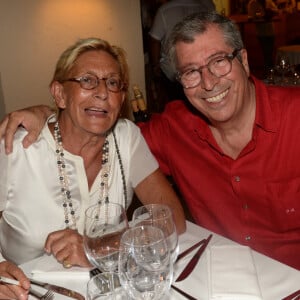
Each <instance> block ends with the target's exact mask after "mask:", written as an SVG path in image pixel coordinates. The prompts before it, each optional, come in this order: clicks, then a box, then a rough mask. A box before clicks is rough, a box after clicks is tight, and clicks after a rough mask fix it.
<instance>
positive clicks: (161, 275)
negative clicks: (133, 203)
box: [119, 225, 173, 300]
mask: <svg viewBox="0 0 300 300" xmlns="http://www.w3.org/2000/svg"><path fill="white" fill-rule="evenodd" d="M119 278H120V282H121V285H122V286H123V288H124V289H125V290H126V291H127V293H128V294H129V296H130V297H131V298H132V299H144V300H156V299H162V297H163V295H164V294H165V293H166V292H167V290H169V288H170V285H171V282H172V278H173V265H172V263H171V261H170V252H169V249H168V245H167V242H166V240H165V237H164V234H163V232H162V230H161V229H159V228H157V227H153V226H149V225H145V226H136V227H132V228H130V229H129V230H127V231H126V232H125V233H124V234H123V236H122V238H121V242H120V255H119Z"/></svg>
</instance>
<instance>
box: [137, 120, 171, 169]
mask: <svg viewBox="0 0 300 300" xmlns="http://www.w3.org/2000/svg"><path fill="white" fill-rule="evenodd" d="M138 125H139V127H140V129H141V131H142V134H143V136H144V138H145V140H146V142H147V144H148V146H149V148H150V150H151V152H152V154H153V155H154V156H155V158H156V159H157V161H158V163H159V167H160V169H161V170H162V172H163V173H165V175H170V169H169V166H168V157H167V152H168V147H169V146H170V145H168V142H167V141H166V136H167V134H166V132H167V131H169V124H168V122H167V121H166V120H164V119H163V117H162V116H161V115H160V114H152V116H151V120H150V121H148V122H146V123H139V124H138Z"/></svg>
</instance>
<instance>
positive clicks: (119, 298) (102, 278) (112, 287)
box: [87, 272, 128, 300]
mask: <svg viewBox="0 0 300 300" xmlns="http://www.w3.org/2000/svg"><path fill="white" fill-rule="evenodd" d="M126 299H128V297H127V293H126V291H125V290H124V288H123V287H122V286H121V284H120V280H119V276H118V274H117V273H114V272H105V273H101V274H98V275H96V276H94V277H92V278H91V279H90V280H89V282H88V284H87V300H126Z"/></svg>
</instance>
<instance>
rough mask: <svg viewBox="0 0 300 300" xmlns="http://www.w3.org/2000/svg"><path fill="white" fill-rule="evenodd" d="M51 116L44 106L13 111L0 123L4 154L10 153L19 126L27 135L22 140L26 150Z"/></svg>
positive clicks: (47, 108) (48, 108)
mask: <svg viewBox="0 0 300 300" xmlns="http://www.w3.org/2000/svg"><path fill="white" fill-rule="evenodd" d="M51 114H53V111H52V110H51V109H50V107H48V106H46V105H39V106H32V107H28V108H25V109H21V110H17V111H14V112H12V113H10V114H8V115H6V117H5V118H4V119H3V120H2V121H1V122H0V139H1V138H2V137H4V140H5V152H6V154H9V153H11V152H12V150H13V149H12V148H13V139H14V134H15V133H16V131H17V129H18V127H19V126H23V127H24V128H25V129H26V130H27V131H28V134H27V135H26V136H25V137H24V139H23V146H24V148H28V147H29V146H30V145H31V144H32V143H34V142H35V141H36V139H37V138H38V136H39V134H40V132H41V130H42V128H43V126H44V124H45V121H46V119H47V118H48V117H49V116H50V115H51Z"/></svg>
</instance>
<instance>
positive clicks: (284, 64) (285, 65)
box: [276, 56, 290, 85]
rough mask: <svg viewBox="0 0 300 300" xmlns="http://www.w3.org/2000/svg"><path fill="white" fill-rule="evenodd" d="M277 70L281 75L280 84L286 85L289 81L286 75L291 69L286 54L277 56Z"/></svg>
mask: <svg viewBox="0 0 300 300" xmlns="http://www.w3.org/2000/svg"><path fill="white" fill-rule="evenodd" d="M276 70H277V72H278V73H279V77H280V82H279V84H280V85H285V84H286V83H287V81H288V78H287V77H286V75H287V72H288V71H289V70H290V63H289V59H288V58H287V57H285V56H279V57H278V58H277V64H276Z"/></svg>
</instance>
